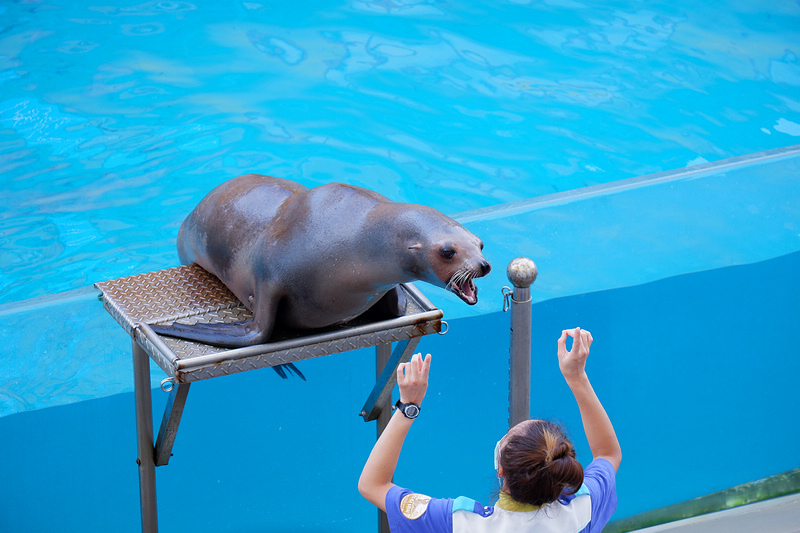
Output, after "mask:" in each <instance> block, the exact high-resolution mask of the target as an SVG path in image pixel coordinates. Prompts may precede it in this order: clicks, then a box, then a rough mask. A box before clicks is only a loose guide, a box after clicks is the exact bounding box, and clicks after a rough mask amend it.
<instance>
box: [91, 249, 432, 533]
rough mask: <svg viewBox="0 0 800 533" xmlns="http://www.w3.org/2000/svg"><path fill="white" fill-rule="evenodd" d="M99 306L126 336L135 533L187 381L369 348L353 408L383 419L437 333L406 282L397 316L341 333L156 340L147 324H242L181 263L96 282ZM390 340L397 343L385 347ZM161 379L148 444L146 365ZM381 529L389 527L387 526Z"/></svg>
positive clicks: (226, 298) (168, 451)
mask: <svg viewBox="0 0 800 533" xmlns="http://www.w3.org/2000/svg"><path fill="white" fill-rule="evenodd" d="M95 286H96V287H97V288H98V289H99V290H100V291H101V292H102V300H103V305H104V306H105V308H106V310H107V311H108V312H109V313H110V314H111V316H113V317H114V319H115V320H116V321H117V322H118V323H119V325H120V326H122V327H123V328H124V329H125V331H127V332H128V334H129V335H130V336H131V338H132V339H133V341H132V349H133V371H134V393H135V399H136V400H135V401H136V434H137V444H138V453H139V457H138V460H137V463H138V464H139V494H140V503H141V510H142V531H144V532H148V533H152V532H155V531H158V517H157V511H156V496H155V467H156V466H163V465H166V464H167V463H168V462H169V458H170V456H171V455H172V447H173V444H174V441H175V436H176V434H177V431H178V425H179V424H180V418H181V415H182V413H183V409H184V405H185V403H186V398H187V395H188V392H189V386H190V385H191V383H192V382H194V381H198V380H203V379H210V378H214V377H219V376H224V375H228V374H236V373H239V372H245V371H248V370H256V369H259V368H267V367H273V366H278V365H283V364H287V363H294V362H297V361H301V360H304V359H311V358H314V357H320V356H324V355H331V354H337V353H341V352H346V351H349V350H355V349H359V348H367V347H370V346H375V347H376V366H377V380H376V383H375V385H374V387H373V388H372V391H371V392H370V394H369V396H368V397H367V400H366V402H365V403H364V406H363V407H362V409H361V413H360V414H361V416H362V417H363V418H364V420H365V421H370V420H378V434H380V431H382V429H383V427H384V426H385V424H386V423H387V422H388V418H389V415H390V414H391V406H390V402H389V401H388V400H389V398H390V396H391V392H392V389H393V388H394V385H395V381H396V371H397V366H398V365H399V364H400V363H402V362H407V361H408V360H409V359H410V358H411V355H412V354H413V351H414V349H415V348H416V346H417V344H418V343H419V340H420V338H421V337H422V336H424V335H429V334H431V333H440V332H441V328H442V320H441V319H442V311H441V310H440V309H437V308H435V307H434V306H433V304H431V302H430V301H428V299H427V298H425V296H424V295H423V294H422V293H421V292H419V290H417V288H416V287H414V286H413V285H411V284H402V285H400V286H399V287H400V290H401V291H403V293H404V295H405V296H406V301H407V307H406V312H405V314H404V315H403V316H400V317H397V318H390V319H385V320H383V319H373V320H372V321H371V320H369V319H356V320H354V321H352V322H351V323H348V324H346V325H342V326H335V327H330V328H325V329H321V330H309V331H303V332H287V331H276V332H275V333H274V334H273V335H272V337H271V338H270V341H271V342H269V343H265V344H258V345H254V346H248V347H245V348H235V349H227V348H220V347H216V346H209V345H206V344H200V343H196V342H192V341H187V340H182V339H173V338H170V337H162V336H159V335H157V334H156V333H155V332H154V331H153V329H152V328H151V327H150V325H151V324H171V323H172V322H174V321H179V322H185V323H199V322H206V323H212V322H236V321H241V320H246V319H248V318H250V317H251V314H250V312H249V311H248V310H247V308H245V306H244V305H243V304H242V303H241V302H240V301H239V300H238V299H236V297H235V296H234V295H233V293H231V292H230V291H229V290H228V289H227V288H226V287H225V286H224V285H223V284H222V283H221V282H220V281H219V280H218V279H217V278H216V277H215V276H213V275H212V274H209V273H208V272H206V271H205V270H203V269H202V268H201V267H199V266H197V265H188V266H180V267H175V268H170V269H166V270H160V271H156V272H149V273H146V274H140V275H137V276H130V277H125V278H120V279H116V280H112V281H104V282H101V283H97V284H95ZM391 343H396V345H395V348H394V350H392V349H391ZM150 358H152V359H153V360H154V361H155V362H156V363H157V364H158V366H159V367H160V368H161V369H162V370H163V371H164V372H165V373H166V374H167V378H165V380H164V381H163V382H162V388H163V389H164V390H167V391H169V392H170V397H169V399H168V401H167V404H166V408H165V410H164V416H163V418H162V421H161V427H160V430H159V433H158V438H157V439H156V441H155V444H154V442H153V441H154V439H153V419H152V402H151V398H150V387H151V386H150V365H149V360H150ZM386 531H388V527H387V529H386Z"/></svg>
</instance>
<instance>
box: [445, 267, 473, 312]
mask: <svg viewBox="0 0 800 533" xmlns="http://www.w3.org/2000/svg"><path fill="white" fill-rule="evenodd" d="M474 277H475V274H474V273H472V272H469V271H463V270H459V271H458V272H456V273H455V274H453V277H452V278H450V281H448V282H447V287H446V288H447V290H449V291H450V292H452V293H454V294H455V295H457V296H458V297H459V298H461V299H462V300H464V301H465V302H466V303H467V304H469V305H475V304H476V303H478V287H476V286H475V284H474V283H473V282H472V279H473V278H474Z"/></svg>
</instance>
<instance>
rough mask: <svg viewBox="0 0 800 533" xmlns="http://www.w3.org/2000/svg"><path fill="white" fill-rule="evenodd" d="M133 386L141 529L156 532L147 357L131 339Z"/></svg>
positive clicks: (143, 531)
mask: <svg viewBox="0 0 800 533" xmlns="http://www.w3.org/2000/svg"><path fill="white" fill-rule="evenodd" d="M133 386H134V398H135V403H136V444H137V452H138V454H139V456H138V459H136V463H137V464H138V465H139V505H140V507H141V512H142V533H158V510H157V508H156V465H155V447H154V446H153V406H152V401H151V398H150V357H149V356H148V355H147V353H146V352H145V351H144V350H143V349H142V347H141V346H139V344H138V343H137V342H136V341H135V340H134V341H133Z"/></svg>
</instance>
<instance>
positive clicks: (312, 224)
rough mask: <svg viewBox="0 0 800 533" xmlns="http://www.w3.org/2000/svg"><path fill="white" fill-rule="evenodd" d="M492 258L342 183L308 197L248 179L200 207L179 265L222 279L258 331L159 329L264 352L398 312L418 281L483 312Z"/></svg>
mask: <svg viewBox="0 0 800 533" xmlns="http://www.w3.org/2000/svg"><path fill="white" fill-rule="evenodd" d="M482 249H483V242H482V241H481V240H480V239H479V238H478V237H476V236H475V235H473V234H472V233H470V232H469V231H468V230H467V229H466V228H464V227H463V226H462V225H461V224H459V223H458V222H456V221H455V220H453V219H451V218H450V217H448V216H446V215H444V214H443V213H441V212H439V211H437V210H435V209H433V208H430V207H426V206H422V205H417V204H408V203H397V202H393V201H391V200H389V199H388V198H386V197H384V196H381V195H380V194H378V193H376V192H373V191H370V190H368V189H364V188H361V187H355V186H352V185H343V184H341V183H330V184H327V185H321V186H319V187H314V188H311V189H309V188H308V187H305V186H303V185H301V184H299V183H295V182H293V181H289V180H286V179H281V178H273V177H269V176H262V175H258V174H247V175H244V176H239V177H238V178H234V179H232V180H229V181H227V182H225V183H223V184H221V185H220V186H218V187H217V188H215V189H214V190H212V191H211V192H210V193H209V194H208V195H207V196H206V197H205V198H204V199H203V200H201V201H200V203H199V204H198V205H197V207H196V208H195V209H194V210H193V211H192V212H191V213H190V214H189V216H188V217H187V218H186V220H185V221H184V222H183V224H182V225H181V228H180V231H179V232H178V254H179V257H180V260H181V262H182V263H184V264H189V263H197V264H199V265H200V266H202V267H203V268H204V269H206V270H208V271H209V272H211V273H212V274H214V275H215V276H217V277H218V278H219V279H220V280H221V281H222V282H223V283H224V284H225V285H226V286H227V287H228V288H229V289H230V290H231V292H233V294H234V295H236V297H237V298H238V299H239V300H241V301H242V303H243V304H244V305H245V306H246V307H247V308H248V309H250V310H251V311H252V313H253V318H252V320H249V321H246V322H240V323H235V324H196V325H186V324H180V323H174V324H173V325H172V326H154V327H153V329H154V330H155V331H156V332H157V333H159V334H163V335H168V336H173V337H180V338H184V339H190V340H195V341H199V342H203V343H206V344H212V345H216V346H225V347H238V346H247V345H251V344H259V343H263V342H266V341H267V340H268V339H269V338H270V335H271V334H272V332H273V329H274V327H275V325H276V323H278V324H279V325H280V326H282V327H286V328H289V329H313V328H320V327H325V326H331V325H334V324H341V323H345V322H347V321H349V320H352V319H353V318H355V317H357V316H359V315H361V314H362V313H364V312H365V311H367V310H368V309H369V308H370V307H372V306H373V305H374V304H375V303H376V302H378V301H379V300H381V299H382V298H384V297H385V296H387V295H388V297H387V298H386V299H385V300H384V302H386V301H391V300H392V298H394V301H395V302H397V295H398V294H399V291H397V289H396V287H397V285H398V284H399V283H405V282H410V281H414V280H422V281H426V282H428V283H431V284H433V285H436V286H438V287H443V288H446V289H448V290H450V291H452V292H453V293H455V294H457V295H458V296H459V297H460V298H461V299H462V300H464V301H465V302H466V303H468V304H470V305H473V304H475V303H476V302H477V301H478V289H477V287H476V286H475V284H474V283H473V279H474V278H478V277H481V276H485V275H486V274H487V273H488V272H489V270H490V269H491V267H490V265H489V262H488V261H487V260H486V259H485V258H484V257H483V254H482V253H481V250H482ZM394 305H399V306H400V307H402V305H403V302H402V301H400V302H397V303H395V304H394Z"/></svg>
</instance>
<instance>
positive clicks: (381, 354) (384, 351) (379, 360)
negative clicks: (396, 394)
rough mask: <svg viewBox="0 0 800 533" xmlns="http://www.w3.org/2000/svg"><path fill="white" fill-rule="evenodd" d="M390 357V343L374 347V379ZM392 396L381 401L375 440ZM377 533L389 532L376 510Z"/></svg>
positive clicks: (386, 419)
mask: <svg viewBox="0 0 800 533" xmlns="http://www.w3.org/2000/svg"><path fill="white" fill-rule="evenodd" d="M391 356H392V345H391V344H390V343H386V344H379V345H377V346H376V347H375V369H376V373H375V375H376V377H377V378H378V379H380V377H381V373H382V372H383V369H384V367H385V366H386V364H387V363H388V362H389V358H390V357H391ZM391 403H392V394H391V392H390V393H389V396H388V397H386V398H384V399H383V405H381V406H380V414H379V415H378V420H377V423H378V424H377V425H378V434H377V438H380V436H381V433H383V430H384V429H386V426H387V425H388V424H389V420H390V419H391V418H392V405H391ZM378 533H390V531H389V518H388V517H387V516H386V513H385V512H383V511H381V510H380V509H378Z"/></svg>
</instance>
